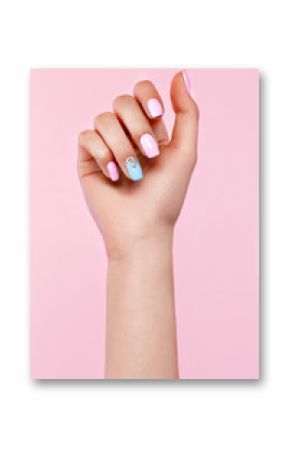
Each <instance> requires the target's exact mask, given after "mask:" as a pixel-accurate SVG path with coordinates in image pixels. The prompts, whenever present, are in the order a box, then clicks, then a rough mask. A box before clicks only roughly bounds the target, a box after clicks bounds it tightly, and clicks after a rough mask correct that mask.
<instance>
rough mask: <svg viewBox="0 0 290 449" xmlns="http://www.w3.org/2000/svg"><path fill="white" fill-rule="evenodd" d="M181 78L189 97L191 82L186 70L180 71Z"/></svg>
mask: <svg viewBox="0 0 290 449" xmlns="http://www.w3.org/2000/svg"><path fill="white" fill-rule="evenodd" d="M182 76H183V81H184V84H185V86H186V89H187V92H188V93H189V94H190V95H192V92H191V81H190V78H189V75H188V73H187V71H186V70H183V71H182Z"/></svg>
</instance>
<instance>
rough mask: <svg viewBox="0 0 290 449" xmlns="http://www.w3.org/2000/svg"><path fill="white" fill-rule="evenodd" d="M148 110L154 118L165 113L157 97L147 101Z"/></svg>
mask: <svg viewBox="0 0 290 449" xmlns="http://www.w3.org/2000/svg"><path fill="white" fill-rule="evenodd" d="M147 106H148V111H149V113H150V116H151V117H152V118H156V117H160V116H161V115H162V114H163V109H162V106H161V104H160V102H159V101H158V100H156V98H150V100H148V103H147Z"/></svg>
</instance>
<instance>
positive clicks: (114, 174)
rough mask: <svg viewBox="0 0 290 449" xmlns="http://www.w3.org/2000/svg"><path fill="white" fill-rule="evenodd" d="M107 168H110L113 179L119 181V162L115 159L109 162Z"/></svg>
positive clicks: (109, 171)
mask: <svg viewBox="0 0 290 449" xmlns="http://www.w3.org/2000/svg"><path fill="white" fill-rule="evenodd" d="M107 170H108V173H109V176H110V178H111V180H112V181H118V179H119V170H118V167H117V164H116V163H115V162H114V161H111V162H109V163H108V164H107Z"/></svg>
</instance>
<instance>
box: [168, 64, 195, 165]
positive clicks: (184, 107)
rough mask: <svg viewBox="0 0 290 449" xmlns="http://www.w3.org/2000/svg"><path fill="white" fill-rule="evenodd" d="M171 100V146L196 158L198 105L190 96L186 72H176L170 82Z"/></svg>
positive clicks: (193, 158)
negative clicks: (172, 116) (173, 117)
mask: <svg viewBox="0 0 290 449" xmlns="http://www.w3.org/2000/svg"><path fill="white" fill-rule="evenodd" d="M171 102H172V107H173V109H174V112H175V123H174V128H173V132H172V138H171V146H172V147H174V148H176V149H178V150H180V151H182V152H183V153H185V154H187V155H188V156H189V157H190V156H192V160H193V162H195V159H196V144H197V129H198V107H197V104H196V103H195V101H194V100H193V98H192V96H191V84H190V79H189V76H188V73H187V72H186V71H185V70H184V71H182V72H179V73H177V74H176V75H175V76H174V78H173V80H172V83H171Z"/></svg>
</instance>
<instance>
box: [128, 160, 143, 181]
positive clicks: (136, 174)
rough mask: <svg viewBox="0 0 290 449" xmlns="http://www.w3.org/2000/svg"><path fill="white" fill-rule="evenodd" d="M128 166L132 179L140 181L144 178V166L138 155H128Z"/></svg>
mask: <svg viewBox="0 0 290 449" xmlns="http://www.w3.org/2000/svg"><path fill="white" fill-rule="evenodd" d="M126 168H127V171H128V175H129V176H130V178H131V179H132V181H140V179H142V178H143V173H142V168H141V165H140V164H139V161H138V159H137V158H136V157H134V156H130V157H128V159H127V160H126Z"/></svg>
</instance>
